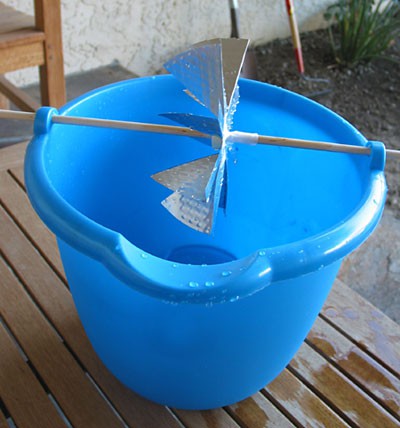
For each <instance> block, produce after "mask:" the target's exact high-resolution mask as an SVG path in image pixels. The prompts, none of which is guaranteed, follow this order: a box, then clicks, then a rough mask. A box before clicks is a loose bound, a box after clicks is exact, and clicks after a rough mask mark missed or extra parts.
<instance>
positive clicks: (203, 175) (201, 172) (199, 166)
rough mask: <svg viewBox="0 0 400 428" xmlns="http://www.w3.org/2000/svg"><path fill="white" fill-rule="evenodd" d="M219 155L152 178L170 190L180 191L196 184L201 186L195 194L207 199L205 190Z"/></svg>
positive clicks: (180, 166)
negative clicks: (189, 184) (190, 184)
mask: <svg viewBox="0 0 400 428" xmlns="http://www.w3.org/2000/svg"><path fill="white" fill-rule="evenodd" d="M217 158H218V155H211V156H206V157H204V158H200V159H196V160H195V161H191V162H187V163H184V164H181V165H178V166H175V167H173V168H169V169H166V170H165V171H161V172H158V173H157V174H154V175H152V176H151V178H152V179H153V180H155V181H157V182H158V183H160V184H162V185H163V186H165V187H167V188H168V189H170V190H174V191H175V190H178V189H179V188H182V187H185V186H187V185H188V183H193V184H192V187H193V185H194V183H195V184H196V185H197V186H199V189H201V192H200V191H199V190H198V189H193V193H195V194H196V195H201V196H200V199H205V196H204V188H205V187H206V185H207V183H208V180H209V179H210V175H211V173H212V171H213V168H214V164H215V161H216V160H217Z"/></svg>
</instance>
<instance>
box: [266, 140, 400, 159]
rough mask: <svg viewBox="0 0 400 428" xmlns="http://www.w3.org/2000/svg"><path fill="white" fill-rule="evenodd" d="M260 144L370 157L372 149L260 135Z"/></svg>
mask: <svg viewBox="0 0 400 428" xmlns="http://www.w3.org/2000/svg"><path fill="white" fill-rule="evenodd" d="M258 143H259V144H271V145H274V146H284V147H295V148H299V149H312V150H324V151H328V152H338V153H354V154H359V155H369V154H370V152H371V150H370V148H369V147H365V146H354V145H350V144H339V143H329V142H325V141H313V140H301V139H298V138H284V137H270V136H268V135H259V136H258ZM394 151H396V150H394Z"/></svg>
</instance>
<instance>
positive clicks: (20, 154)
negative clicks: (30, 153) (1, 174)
mask: <svg viewBox="0 0 400 428" xmlns="http://www.w3.org/2000/svg"><path fill="white" fill-rule="evenodd" d="M27 146H28V142H26V143H20V144H13V145H12V146H8V147H3V148H1V149H0V153H1V155H0V171H4V170H8V169H10V168H13V167H18V166H21V165H23V163H24V156H25V151H26V147H27Z"/></svg>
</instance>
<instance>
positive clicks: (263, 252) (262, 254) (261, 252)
mask: <svg viewBox="0 0 400 428" xmlns="http://www.w3.org/2000/svg"><path fill="white" fill-rule="evenodd" d="M265 254H267V253H266V252H265V251H264V250H260V251H259V252H258V255H259V256H265Z"/></svg>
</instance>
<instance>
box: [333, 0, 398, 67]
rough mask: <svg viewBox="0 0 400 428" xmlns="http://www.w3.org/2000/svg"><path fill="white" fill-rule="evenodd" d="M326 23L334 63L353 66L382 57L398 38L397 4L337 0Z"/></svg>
mask: <svg viewBox="0 0 400 428" xmlns="http://www.w3.org/2000/svg"><path fill="white" fill-rule="evenodd" d="M325 19H326V20H327V21H328V22H329V23H330V24H332V23H333V24H334V25H333V26H332V25H330V26H329V28H328V31H329V36H330V40H331V44H332V48H333V53H334V56H335V60H336V62H337V63H338V64H340V65H344V66H350V67H352V66H355V65H357V64H358V63H360V62H368V61H371V60H372V59H374V58H377V57H383V56H384V52H385V51H386V49H387V48H388V47H389V46H390V44H391V43H392V42H393V40H394V39H395V38H396V37H398V36H399V34H400V2H399V1H398V0H378V1H375V0H339V1H338V2H337V3H335V4H333V5H332V6H330V7H329V8H328V9H327V11H326V13H325Z"/></svg>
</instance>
